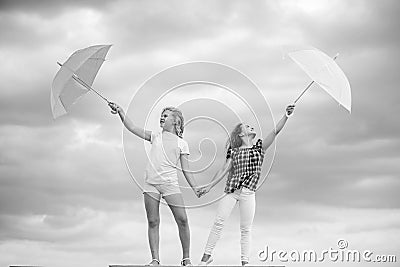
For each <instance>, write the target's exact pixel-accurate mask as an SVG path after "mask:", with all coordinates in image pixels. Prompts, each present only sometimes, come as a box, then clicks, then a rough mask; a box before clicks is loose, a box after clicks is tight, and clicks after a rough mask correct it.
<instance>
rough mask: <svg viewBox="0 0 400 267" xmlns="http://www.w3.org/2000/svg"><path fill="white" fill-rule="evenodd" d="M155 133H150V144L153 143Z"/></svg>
mask: <svg viewBox="0 0 400 267" xmlns="http://www.w3.org/2000/svg"><path fill="white" fill-rule="evenodd" d="M156 136H157V134H155V133H154V132H153V131H152V132H151V134H150V144H153V142H154V140H155V139H156Z"/></svg>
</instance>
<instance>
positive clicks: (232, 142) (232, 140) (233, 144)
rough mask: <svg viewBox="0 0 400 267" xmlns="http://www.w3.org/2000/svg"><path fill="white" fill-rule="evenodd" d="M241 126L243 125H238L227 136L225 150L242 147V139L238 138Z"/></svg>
mask: <svg viewBox="0 0 400 267" xmlns="http://www.w3.org/2000/svg"><path fill="white" fill-rule="evenodd" d="M242 125H243V123H238V124H237V125H236V126H235V128H233V130H232V132H231V134H230V135H229V139H228V141H227V142H226V148H227V149H228V150H229V149H231V148H232V149H233V148H237V147H240V146H241V145H242V139H241V138H240V136H239V135H240V134H241V133H242Z"/></svg>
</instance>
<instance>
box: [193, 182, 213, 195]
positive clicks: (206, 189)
mask: <svg viewBox="0 0 400 267" xmlns="http://www.w3.org/2000/svg"><path fill="white" fill-rule="evenodd" d="M211 188H212V187H211V185H203V186H201V187H198V188H197V192H196V195H197V197H199V198H200V197H202V196H204V195H205V194H207V193H208V192H210V190H211Z"/></svg>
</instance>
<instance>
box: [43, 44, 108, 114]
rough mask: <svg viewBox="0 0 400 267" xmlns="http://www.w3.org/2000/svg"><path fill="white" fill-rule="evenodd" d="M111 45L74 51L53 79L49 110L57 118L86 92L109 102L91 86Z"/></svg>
mask: <svg viewBox="0 0 400 267" xmlns="http://www.w3.org/2000/svg"><path fill="white" fill-rule="evenodd" d="M110 47H111V45H94V46H90V47H87V48H84V49H80V50H78V51H75V52H74V53H73V54H72V55H71V56H70V57H69V58H68V59H67V61H65V62H64V64H61V63H58V62H57V63H58V64H59V65H60V66H61V68H60V70H59V71H58V72H57V74H56V76H55V77H54V80H53V84H52V90H51V99H50V101H51V110H52V112H53V117H54V118H57V117H59V116H62V115H64V114H66V113H67V111H68V109H69V108H70V107H71V105H72V104H74V103H75V102H76V101H77V100H78V99H79V98H80V97H81V96H82V95H83V94H85V93H87V92H88V91H90V90H91V91H93V92H95V93H96V94H97V95H98V96H100V97H101V98H102V99H104V100H105V101H106V102H107V103H109V101H108V100H107V99H106V98H105V97H103V96H102V95H101V94H99V93H98V92H97V91H96V90H94V89H93V88H92V87H91V86H92V84H93V81H94V79H95V77H96V75H97V73H98V71H99V69H100V67H101V65H102V64H103V62H104V60H105V57H106V55H107V53H108V50H109V49H110Z"/></svg>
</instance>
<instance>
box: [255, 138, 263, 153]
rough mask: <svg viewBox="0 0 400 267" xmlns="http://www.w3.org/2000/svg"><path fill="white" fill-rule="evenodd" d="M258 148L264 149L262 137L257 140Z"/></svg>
mask: <svg viewBox="0 0 400 267" xmlns="http://www.w3.org/2000/svg"><path fill="white" fill-rule="evenodd" d="M256 149H258V150H260V151H263V149H262V140H261V139H258V140H257V142H256Z"/></svg>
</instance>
